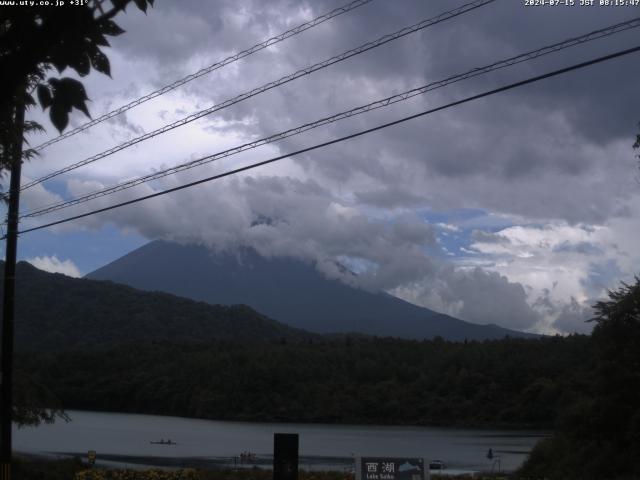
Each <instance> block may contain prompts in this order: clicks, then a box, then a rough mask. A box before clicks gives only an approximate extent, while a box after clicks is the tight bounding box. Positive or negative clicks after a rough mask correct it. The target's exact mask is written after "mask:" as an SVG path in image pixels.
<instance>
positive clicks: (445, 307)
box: [19, 0, 640, 333]
mask: <svg viewBox="0 0 640 480" xmlns="http://www.w3.org/2000/svg"><path fill="white" fill-rule="evenodd" d="M343 3H346V1H345V2H341V1H336V0H314V1H294V0H271V1H269V2H264V1H261V0H254V1H245V0H232V1H231V0H228V1H227V0H216V1H205V2H203V1H201V0H184V1H180V2H177V1H169V0H164V1H163V0H157V2H156V7H155V8H154V9H152V10H150V11H149V12H148V14H147V15H146V16H145V15H144V14H142V13H141V12H139V11H138V10H137V9H135V8H130V9H128V11H127V13H126V14H124V15H121V16H119V17H118V19H117V20H118V23H119V24H120V25H121V26H122V27H123V28H124V29H125V30H127V33H126V34H124V35H122V36H120V37H118V38H116V39H113V41H112V48H110V49H106V50H105V51H106V53H107V54H108V56H109V58H110V59H111V65H112V77H113V78H112V79H110V78H108V77H106V76H104V75H100V74H91V75H90V76H89V77H86V78H85V85H86V89H87V92H88V95H89V97H90V98H91V100H92V101H91V103H90V105H89V109H90V111H91V113H92V115H93V116H94V117H96V116H99V115H101V114H103V113H105V112H107V111H109V110H110V109H113V108H115V107H118V106H120V105H121V104H123V103H126V102H129V101H131V100H133V99H135V98H137V97H139V96H142V95H144V94H146V93H148V92H149V91H151V90H153V89H156V88H159V87H162V86H164V85H166V84H168V83H171V82H173V81H174V80H177V79H179V78H181V77H183V76H185V75H188V74H190V73H192V72H194V71H196V70H198V69H200V68H202V67H205V66H208V65H210V64H212V63H215V62H216V61H218V60H221V59H222V58H224V57H227V56H229V55H232V54H234V53H236V52H238V51H240V50H243V49H244V48H247V47H249V46H251V45H253V44H255V43H257V42H259V41H261V40H264V39H266V38H268V37H269V36H271V35H274V34H277V33H280V32H282V31H284V30H287V29H288V28H291V27H293V26H295V25H297V24H300V23H303V22H305V21H308V20H310V19H311V18H313V17H315V16H318V15H320V14H323V13H325V12H328V11H329V10H332V9H333V8H336V7H338V6H340V5H342V4H343ZM463 3H464V0H463V1H454V0H434V1H429V2H427V1H419V0H400V1H390V0H374V1H373V2H371V3H369V4H367V5H365V6H362V7H360V8H357V9H355V10H353V11H351V12H349V13H346V14H344V15H341V16H339V17H337V18H335V19H332V20H330V21H328V22H325V23H323V24H322V25H320V26H317V27H315V28H313V29H310V30H308V31H306V32H304V33H302V34H300V35H297V36H295V37H293V38H291V39H289V40H286V41H284V42H282V43H279V44H277V45H276V46H273V47H269V48H268V49H267V50H264V51H262V52H260V53H256V54H254V55H251V56H249V57H247V58H245V59H243V60H241V61H238V62H236V63H234V64H232V65H229V66H227V67H224V68H222V69H220V70H218V71H216V72H214V73H212V74H209V75H206V76H204V77H202V78H200V79H198V80H195V81H193V82H191V83H189V84H187V85H185V86H183V87H181V88H179V89H177V90H175V91H173V92H171V93H168V94H166V95H163V96H161V97H159V98H156V99H154V100H152V101H150V102H148V103H145V104H144V105H143V106H140V107H137V108H135V109H132V110H130V111H129V112H127V113H126V114H124V115H121V116H119V117H116V118H114V119H112V120H109V121H107V122H104V123H102V124H100V125H99V126H97V127H94V128H92V129H90V130H89V131H87V132H85V133H83V134H80V135H76V136H74V137H72V138H70V139H68V140H65V141H62V142H60V143H58V144H55V145H54V146H51V147H49V148H47V149H46V150H44V151H43V152H42V156H41V157H40V158H38V159H35V160H33V161H30V162H29V163H27V164H26V165H25V167H24V170H23V183H26V181H28V180H30V179H34V178H38V177H40V176H41V175H44V174H47V173H49V172H51V171H53V170H55V169H58V168H61V167H63V166H65V165H67V164H69V163H73V162H76V161H79V160H82V159H84V158H86V157H88V156H91V155H93V154H96V153H99V152H102V151H103V150H106V149H108V148H110V147H112V146H114V145H116V144H118V143H121V142H123V141H126V140H128V139H130V138H134V137H136V136H139V135H141V134H143V133H144V132H149V131H152V130H154V129H156V128H158V127H160V126H162V125H164V124H166V123H170V122H172V121H174V120H177V119H180V118H182V117H184V116H186V115H188V114H190V113H192V112H196V111H198V110H201V109H203V108H207V107H209V106H211V105H213V104H216V103H220V102H222V101H224V100H227V99H229V98H232V97H234V96H236V95H238V94H240V93H244V92H245V91H248V90H251V89H252V88H254V87H258V86H261V85H263V84H264V83H267V82H269V81H272V80H276V79H278V78H280V77H282V76H284V75H286V74H288V73H292V72H294V71H296V70H298V69H300V68H303V67H305V66H307V65H310V64H313V63H316V62H319V61H322V60H324V59H326V58H329V57H331V56H333V55H336V54H339V53H342V52H343V51H346V50H349V49H351V48H353V47H356V46H359V45H361V44H363V43H366V42H368V41H371V40H375V39H376V38H378V37H380V36H382V35H384V34H387V33H392V32H394V31H396V30H399V29H401V28H403V27H406V26H408V25H411V24H414V23H416V22H419V21H421V20H423V19H427V18H429V17H433V16H435V15H438V14H439V13H441V12H444V11H446V10H448V9H451V8H453V7H456V6H458V5H462V4H463ZM576 3H579V2H576ZM636 16H640V8H639V7H608V8H606V7H581V6H577V5H576V6H573V7H569V6H556V7H549V6H546V7H540V6H536V7H528V6H525V5H524V1H520V0H497V1H495V2H493V3H491V4H489V5H487V6H484V7H482V8H479V9H477V10H474V11H471V12H469V13H466V14H464V15H462V16H460V17H457V18H454V19H451V20H448V21H446V22H443V23H441V24H438V25H436V26H433V27H431V28H427V29H425V30H422V31H420V32H418V33H414V34H411V35H408V36H406V37H404V38H401V39H399V40H396V41H394V42H391V43H389V44H387V45H384V46H382V47H380V48H376V49H373V50H371V51H369V52H366V53H364V54H361V55H358V56H357V57H355V58H352V59H350V60H348V61H345V62H342V63H339V64H337V65H333V66H331V67H328V68H326V69H323V70H321V71H318V72H316V73H313V74H312V75H308V76H305V77H303V78H300V79H298V80H295V81H293V82H290V83H289V84H287V85H285V86H282V87H280V88H276V89H273V90H271V91H269V92H267V93H264V94H261V95H259V96H256V97H254V98H251V99H249V100H246V101H243V102H241V103H239V104H237V105H234V106H232V107H230V108H228V109H225V110H222V111H220V112H217V113H215V114H213V115H210V116H207V117H205V118H203V119H200V120H198V121H196V122H193V123H190V124H188V125H186V126H183V127H180V128H177V129H175V130H173V131H172V132H169V133H167V134H165V135H161V136H159V137H156V138H154V139H151V140H148V141H145V142H142V143H140V144H138V145H137V146H135V147H132V148H128V149H126V150H124V151H122V152H119V153H117V154H115V155H113V156H110V157H108V158H105V159H103V160H100V161H98V162H96V163H94V164H92V165H90V166H87V167H85V168H82V169H78V170H76V171H74V172H72V173H69V174H67V175H64V176H60V177H57V178H56V179H55V180H52V181H49V182H47V183H45V184H44V185H40V186H38V187H35V188H32V189H29V190H27V191H25V192H24V195H23V198H22V205H23V207H24V208H25V209H27V208H36V207H39V206H42V205H45V204H48V203H51V202H53V201H56V200H58V199H68V198H72V197H74V196H76V195H79V194H82V193H87V192H91V191H93V190H95V189H96V188H100V187H102V186H108V185H111V184H113V183H117V182H120V181H123V180H125V179H130V178H134V177H136V176H138V175H142V174H145V173H149V172H150V171H153V170H154V169H160V168H165V167H167V166H172V165H175V164H178V163H182V162H184V161H187V160H190V159H195V158H198V157H199V156H203V155H206V154H211V153H215V152H218V151H220V150H223V149H225V148H229V147H233V146H235V145H237V144H240V143H244V142H247V141H251V140H255V139H258V138H261V137H264V136H266V135H269V134H273V133H276V132H279V131H282V130H285V129H287V128H291V127H295V126H297V125H299V124H302V123H305V122H309V121H313V120H315V119H318V118H321V117H323V116H328V115H331V114H334V113H337V112H340V111H343V110H346V109H349V108H352V107H356V106H359V105H362V104H366V103H368V102H372V101H374V100H377V99H380V98H383V97H387V96H389V95H392V94H395V93H399V92H402V91H404V90H408V89H410V88H414V87H419V86H421V85H424V84H426V83H429V82H432V81H436V80H440V79H443V78H446V77H448V76H451V75H454V74H457V73H462V72H465V71H467V70H470V69H472V68H475V67H481V66H484V65H486V64H490V63H493V62H495V61H498V60H501V59H504V58H507V57H509V56H513V55H516V54H519V53H523V52H526V51H528V50H533V49H536V48H538V47H542V46H545V45H548V44H551V43H555V42H558V41H561V40H564V39H567V38H569V37H574V36H578V35H581V34H584V33H587V32H590V31H592V30H595V29H599V28H603V27H606V26H609V25H611V24H614V23H617V22H620V21H624V20H628V19H631V18H633V17H636ZM638 38H640V36H639V29H634V30H631V31H629V32H625V33H621V34H619V35H615V36H612V37H609V38H606V39H603V40H599V41H596V42H593V43H589V44H587V45H582V46H578V47H573V48H570V49H567V50H564V51H562V52H559V53H555V54H551V55H548V56H546V57H544V58H540V59H537V60H534V61H531V62H526V63H523V64H520V65H518V66H515V67H511V68H508V69H504V70H501V71H499V72H495V73H492V74H488V75H485V76H481V77H478V78H475V79H471V80H466V81H463V82H460V83H458V84H455V85H452V86H449V87H446V88H443V89H439V90H436V91H433V92H430V93H428V94H425V95H421V96H418V97H415V98H414V99H412V100H409V101H406V102H402V103H399V104H396V105H394V106H391V107H388V108H384V109H380V110H378V111H376V112H372V113H369V114H365V115H360V116H358V117H354V118H351V119H349V120H343V121H340V122H337V123H334V124H332V125H330V126H326V127H322V128H319V129H316V130H312V131H310V132H306V133H305V134H302V135H299V136H295V137H292V138H289V139H287V140H285V141H280V142H277V143H274V144H272V145H269V146H265V147H261V148H259V149H256V150H252V151H250V152H246V153H244V154H241V155H237V156H233V157H229V158H227V159H225V160H223V161H220V162H216V163H214V164H212V165H209V166H205V167H199V168H196V169H192V170H189V171H187V172H183V173H180V174H178V175H175V176H171V177H167V178H165V179H163V180H161V181H156V182H155V183H153V184H151V185H143V186H140V187H137V188H135V189H131V190H128V191H126V192H122V193H120V194H118V195H114V196H110V197H106V198H102V199H99V200H96V201H93V202H90V203H88V204H86V205H83V206H78V207H74V208H72V209H68V210H64V211H62V212H59V213H57V214H52V215H48V216H46V217H39V218H38V219H33V220H28V221H25V222H24V225H23V226H34V225H38V224H40V223H44V221H45V220H48V221H51V220H55V219H59V218H64V217H66V216H68V215H70V214H75V213H80V212H83V211H88V210H89V209H94V208H98V207H101V206H107V205H110V204H111V203H113V202H114V201H115V200H122V199H128V198H134V197H137V196H140V195H141V194H144V193H150V192H152V191H159V190H163V189H165V188H167V187H170V186H177V185H180V184H183V183H185V182H187V181H189V180H194V179H198V178H202V177H206V176H209V175H212V174H215V173H219V172H222V171H224V170H226V169H229V168H233V167H236V166H241V165H245V164H247V163H250V162H252V161H257V160H262V159H266V158H269V157H272V156H275V155H280V154H284V153H287V152H292V151H294V150H296V149H299V148H302V147H305V146H310V145H313V144H316V143H319V142H322V141H326V140H329V139H331V138H335V137H338V136H342V135H347V134H350V133H353V132H356V131H359V130H361V129H364V128H367V127H372V126H375V125H378V124H380V123H384V122H388V121H391V120H395V119H398V118H401V117H404V116H407V115H410V114H413V113H416V112H420V111H423V110H426V109H428V108H433V107H435V106H439V105H444V104H446V103H448V102H451V101H454V100H457V99H460V98H463V97H465V96H469V95H473V94H477V93H480V92H483V91H485V90H489V89H492V88H496V87H499V86H502V85H504V84H507V83H510V82H515V81H518V80H522V79H525V78H527V77H530V76H533V75H538V74H541V73H545V72H547V71H549V70H552V69H555V68H560V67H561V66H566V65H569V64H573V63H577V62H580V61H584V60H587V59H591V58H593V57H596V56H599V55H603V54H605V53H610V52H614V51H617V50H621V49H623V48H629V47H633V46H636V45H637V44H638ZM638 55H639V54H633V55H630V56H627V57H624V58H621V59H617V60H613V61H610V62H607V63H605V64H600V65H596V66H592V67H589V68H587V69H583V70H580V71H577V72H574V73H570V74H567V75H565V76H562V77H556V78H553V79H548V80H545V81H542V82H539V83H536V84H532V85H529V86H526V87H523V88H519V89H517V90H513V91H510V92H507V93H502V94H499V95H495V96H491V97H487V98H484V99H481V100H478V101H475V102H473V103H469V104H465V105H462V106H458V107H455V108H451V109H447V110H444V111H441V112H438V113H435V114H433V115H429V116H427V117H422V118H419V119H417V120H413V121H411V122H407V123H404V124H401V125H398V126H395V127H391V128H387V129H385V130H383V131H379V132H376V133H372V134H369V135H367V136H364V137H360V138H358V139H354V140H350V141H347V142H343V143H340V144H337V145H334V146H331V147H327V148H324V149H321V150H316V151H313V152H310V153H308V154H303V155H300V156H296V157H292V158H290V159H286V160H284V161H282V162H279V163H277V164H272V165H270V166H265V167H262V168H259V169H255V170H251V171H249V172H246V173H242V174H239V175H236V176H234V177H230V178H228V179H225V180H222V181H216V182H213V183H208V184H204V185H201V186H198V187H194V188H191V189H188V190H184V191H181V192H179V193H176V194H172V195H168V196H164V197H159V198H156V199H152V200H149V201H146V202H142V203H139V204H137V205H134V206H128V207H124V208H121V209H117V210H112V211H110V212H108V213H104V214H100V215H95V216H92V217H88V218H85V219H83V220H79V221H75V222H72V223H68V224H65V225H63V226H59V227H54V228H50V229H47V230H41V231H38V232H34V233H28V234H25V235H23V236H21V238H20V247H19V256H20V258H22V259H26V260H28V261H30V262H32V263H33V264H34V265H36V266H37V267H39V268H43V269H45V270H49V271H59V272H63V273H66V274H69V275H73V276H80V275H84V274H86V273H89V272H90V271H92V270H94V269H96V268H98V267H100V266H102V265H104V264H106V263H108V262H110V261H113V260H115V259H116V258H118V257H120V256H121V255H123V254H125V253H127V252H129V251H131V250H133V249H135V248H137V247H139V246H141V245H143V244H145V243H146V242H147V241H149V240H153V239H157V238H163V239H169V240H177V241H181V242H198V243H204V244H206V245H209V246H211V247H212V248H215V249H222V250H232V249H234V248H236V247H238V246H251V247H254V248H256V249H257V250H258V251H259V252H260V253H262V254H263V255H272V256H294V257H296V258H300V259H302V260H304V261H309V262H316V263H317V264H318V265H319V266H320V268H322V269H326V265H333V264H334V262H335V261H336V260H337V261H339V262H341V263H344V264H346V265H348V266H349V267H350V268H351V269H352V270H353V271H356V272H357V273H358V274H359V275H358V283H359V285H360V286H361V287H362V288H368V289H374V290H377V289H383V290H386V291H388V292H390V293H393V294H395V295H398V296H400V297H402V298H404V299H406V300H408V301H411V302H413V303H416V304H419V305H423V306H426V307H429V308H432V309H434V310H437V311H441V312H445V313H448V314H451V315H454V316H457V317H459V318H461V319H464V320H468V321H471V322H477V323H496V324H499V325H501V326H505V327H509V328H515V329H521V330H527V331H533V332H545V333H554V332H557V333H567V332H574V331H579V332H585V331H589V330H590V328H591V325H592V324H590V323H585V320H586V319H588V318H590V315H591V309H590V307H589V306H590V305H592V304H593V303H594V301H596V300H597V299H600V298H602V297H603V295H605V293H606V289H607V288H615V287H616V286H617V285H619V282H620V281H623V280H626V281H630V280H632V278H633V275H634V273H638V270H639V268H638V266H639V265H640V242H638V241H637V238H638V236H639V234H640V221H639V218H640V182H638V169H637V160H638V159H637V158H636V157H635V154H636V153H637V152H634V150H633V149H632V145H633V142H634V139H635V135H636V133H637V132H638V128H637V122H638V121H640V108H639V97H638V92H637V90H638V85H639V80H640V62H639V61H638V59H639V57H638ZM65 74H68V75H69V76H74V73H73V72H65ZM29 117H30V118H32V119H35V120H38V121H40V122H41V123H42V124H43V125H45V127H46V128H47V134H45V135H40V136H38V137H34V138H33V139H32V141H31V143H32V144H33V145H36V144H38V143H40V142H42V141H43V140H45V139H47V138H50V137H52V136H54V135H55V133H56V132H55V129H54V128H53V126H52V125H51V124H50V122H49V121H48V119H47V117H46V116H45V115H43V114H42V113H41V112H40V111H39V109H33V110H31V111H30V112H29ZM84 121H85V118H83V116H82V114H79V113H76V114H74V115H73V117H72V122H71V123H72V126H77V125H80V124H81V123H83V122H84ZM323 265H324V267H323Z"/></svg>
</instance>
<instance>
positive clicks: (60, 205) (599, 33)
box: [20, 17, 640, 218]
mask: <svg viewBox="0 0 640 480" xmlns="http://www.w3.org/2000/svg"><path fill="white" fill-rule="evenodd" d="M637 27H640V17H638V18H634V19H631V20H628V21H626V22H621V23H618V24H615V25H612V26H609V27H606V28H602V29H599V30H595V31H593V32H590V33H587V34H585V35H581V36H579V37H574V38H570V39H567V40H564V41H562V42H558V43H555V44H552V45H548V46H545V47H542V48H539V49H537V50H533V51H530V52H527V53H523V54H520V55H517V56H514V57H510V58H508V59H506V60H501V61H498V62H495V63H492V64H490V65H486V66H483V67H478V68H474V69H472V70H469V71H467V72H465V73H461V74H458V75H453V76H451V77H448V78H446V79H444V80H440V81H437V82H431V83H429V84H427V85H424V86H422V87H418V88H414V89H411V90H407V91H405V92H403V93H400V94H396V95H392V96H390V97H387V98H384V99H381V100H377V101H375V102H371V103H369V104H367V105H363V106H359V107H355V108H352V109H350V110H346V111H343V112H340V113H338V114H335V115H332V116H330V117H325V118H321V119H319V120H316V121H314V122H311V123H306V124H304V125H301V126H298V127H295V128H292V129H289V130H286V131H283V132H280V133H276V134H274V135H271V136H268V137H265V138H261V139H259V140H255V141H253V142H249V143H245V144H243V145H239V146H237V147H234V148H231V149H228V150H224V151H221V152H217V153H214V154H212V155H208V156H205V157H202V158H199V159H196V160H192V161H190V162H186V163H183V164H180V165H176V166H174V167H170V168H167V169H164V170H160V171H157V172H153V173H150V174H148V175H144V176H141V177H138V178H135V179H132V180H129V181H126V182H123V183H120V184H117V185H113V186H110V187H107V188H104V189H101V190H98V191H94V192H91V193H88V194H85V195H82V196H79V197H76V198H74V199H71V200H66V201H62V202H57V203H53V204H50V205H47V206H43V207H38V208H36V209H33V210H32V211H31V212H28V213H24V214H23V215H21V217H20V218H27V217H36V216H40V215H44V214H47V213H51V212H54V211H57V210H61V209H64V208H69V207H71V206H74V205H78V204H81V203H85V202H88V201H90V200H93V199H96V198H99V197H103V196H106V195H111V194H113V193H116V192H119V191H123V190H126V189H129V188H133V187H136V186H138V185H141V184H143V183H147V182H150V181H152V180H157V179H160V178H163V177H166V176H168V175H171V174H174V173H177V172H180V171H183V170H188V169H191V168H195V167H198V166H201V165H205V164H207V163H211V162H214V161H217V160H220V159H222V158H225V157H229V156H232V155H236V154H238V153H241V152H244V151H247V150H251V149H254V148H257V147H260V146H262V145H266V144H268V143H272V142H275V141H278V140H281V139H284V138H288V137H292V136H294V135H298V134H300V133H303V132H306V131H308V130H311V129H314V128H318V127H320V126H322V125H327V124H329V123H333V122H336V121H339V120H342V119H345V118H349V117H352V116H354V115H359V114H362V113H365V112H369V111H372V110H376V109H378V108H383V107H386V106H388V105H391V104H395V103H398V102H401V101H405V100H408V99H410V98H413V97H415V96H417V95H422V94H424V93H427V92H430V91H432V90H435V89H438V88H442V87H444V86H447V85H450V84H452V83H456V82H459V81H461V80H465V79H468V78H473V77H476V76H479V75H483V74H486V73H489V72H492V71H495V70H499V69H502V68H506V67H509V66H513V65H516V64H519V63H522V62H526V61H530V60H533V59H535V58H538V57H541V56H543V55H547V54H550V53H554V52H557V51H560V50H563V49H566V48H569V47H573V46H576V45H581V44H584V43H586V42H590V41H593V40H597V39H601V38H604V37H608V36H610V35H614V34H617V33H620V32H622V31H625V30H629V29H632V28H637Z"/></svg>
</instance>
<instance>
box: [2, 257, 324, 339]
mask: <svg viewBox="0 0 640 480" xmlns="http://www.w3.org/2000/svg"><path fill="white" fill-rule="evenodd" d="M2 269H4V262H0V271H1V270H2ZM1 284H2V281H1V279H0V286H1ZM1 292H2V290H1V289H0V298H1V295H2V294H1ZM16 292H17V293H16V322H15V329H16V332H15V340H16V348H17V349H18V350H22V351H59V350H76V349H94V348H110V347H114V346H117V345H122V344H125V343H133V342H135V343H141V342H142V343H152V342H173V343H199V342H205V341H226V342H238V343H245V344H246V343H260V342H269V341H281V340H282V339H285V340H291V341H297V340H302V339H308V338H312V337H314V336H313V335H312V334H309V333H307V332H302V331H300V330H296V329H294V328H291V327H288V326H286V325H283V324H281V323H279V322H276V321H274V320H271V319H269V318H267V317H265V316H263V315H261V314H259V313H258V312H256V311H254V310H252V309H251V308H249V307H246V306H243V305H235V306H221V305H210V304H207V303H203V302H196V301H193V300H189V299H185V298H179V297H176V296H174V295H170V294H167V293H159V292H154V293H151V292H142V291H139V290H135V289H134V288H131V287H127V286H124V285H117V284H114V283H111V282H101V281H95V280H87V279H78V278H71V277H67V276H65V275H61V274H52V273H47V272H43V271H41V270H38V269H37V268H35V267H33V266H32V265H30V264H28V263H26V262H20V263H18V265H17V275H16Z"/></svg>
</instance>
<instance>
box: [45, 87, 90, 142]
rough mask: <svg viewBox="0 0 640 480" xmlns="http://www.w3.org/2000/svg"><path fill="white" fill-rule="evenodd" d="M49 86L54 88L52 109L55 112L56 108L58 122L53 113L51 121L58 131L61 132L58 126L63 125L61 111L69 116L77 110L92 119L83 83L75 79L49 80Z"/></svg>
mask: <svg viewBox="0 0 640 480" xmlns="http://www.w3.org/2000/svg"><path fill="white" fill-rule="evenodd" d="M49 84H50V85H51V86H52V87H53V104H52V106H51V109H52V110H53V109H54V106H55V107H56V114H55V118H56V120H55V121H54V114H53V112H51V114H50V115H51V121H52V122H53V124H54V125H55V127H56V128H58V130H60V128H59V127H58V125H60V124H62V123H63V122H62V114H61V113H60V111H61V110H64V111H65V112H66V113H67V114H68V113H69V112H70V111H71V109H72V108H77V109H78V110H80V111H81V112H83V113H84V114H85V115H86V116H87V117H89V118H91V115H90V114H89V110H88V108H87V105H86V103H85V101H86V100H88V98H87V92H86V91H85V89H84V86H83V85H82V83H81V82H79V81H78V80H75V79H73V78H62V79H57V78H51V79H49ZM67 117H68V115H67ZM67 121H68V118H67ZM56 122H58V123H56ZM64 125H65V126H66V123H64ZM63 128H64V127H63Z"/></svg>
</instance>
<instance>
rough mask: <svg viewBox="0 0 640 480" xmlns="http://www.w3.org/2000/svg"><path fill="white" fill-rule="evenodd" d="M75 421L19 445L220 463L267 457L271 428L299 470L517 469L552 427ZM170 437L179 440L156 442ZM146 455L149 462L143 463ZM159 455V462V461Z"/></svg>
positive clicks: (127, 418)
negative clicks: (296, 455) (379, 463)
mask: <svg viewBox="0 0 640 480" xmlns="http://www.w3.org/2000/svg"><path fill="white" fill-rule="evenodd" d="M67 413H68V414H69V415H70V417H71V419H72V421H71V422H69V423H64V422H60V421H58V422H56V423H55V424H54V425H43V426H40V427H35V428H32V427H28V428H22V429H15V430H14V449H15V450H16V451H19V452H27V453H52V454H56V455H64V454H73V453H77V454H86V452H87V451H88V450H96V452H98V458H102V459H111V460H114V459H115V460H118V461H125V462H126V459H124V460H123V459H122V458H120V457H125V456H126V457H140V458H139V459H138V460H137V461H138V462H142V463H148V464H155V463H160V461H159V460H158V459H160V458H166V459H170V461H173V462H178V461H179V459H181V458H183V459H187V458H190V459H195V458H198V459H201V460H202V461H206V460H207V459H210V460H216V459H217V461H219V462H220V461H222V460H221V459H223V458H225V457H227V458H228V460H226V461H229V462H232V460H230V459H231V458H232V457H236V456H238V455H239V454H240V453H241V452H243V451H250V452H253V453H255V454H256V455H257V458H258V461H264V462H265V463H268V461H269V459H270V456H271V454H272V453H273V434H274V433H275V432H279V433H298V434H299V435H300V456H301V457H302V458H301V468H314V467H315V468H320V467H321V466H322V465H324V467H329V468H336V469H340V470H341V469H343V468H346V467H347V466H349V465H350V464H351V463H352V460H351V457H352V456H363V457H364V456H398V457H402V456H407V457H424V458H426V459H430V460H434V459H438V460H442V461H444V462H445V464H447V466H448V470H452V471H477V470H490V469H491V467H492V462H491V461H489V460H488V459H487V458H486V454H487V451H488V450H489V448H492V449H493V452H494V454H496V455H497V456H499V458H500V463H501V466H502V469H503V470H506V471H510V470H514V469H516V468H517V467H518V466H520V465H521V464H522V462H523V461H524V460H525V458H526V455H527V454H528V452H529V451H530V450H531V448H532V447H533V446H534V445H535V444H536V442H538V441H539V440H540V439H541V438H543V437H544V436H545V435H546V433H545V432H540V431H504V430H465V429H448V428H431V427H396V426H362V425H325V424H322V425H318V424H292V423H287V424H282V423H247V422H218V421H210V420H196V419H188V418H180V417H164V416H154V415H130V414H120V413H98V412H81V411H73V410H72V411H68V412H67ZM169 438H170V439H171V440H172V441H173V442H176V443H177V444H176V445H153V444H151V443H150V441H157V440H160V439H165V440H166V439H169ZM143 460H144V461H143ZM156 460H158V461H157V462H156Z"/></svg>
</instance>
